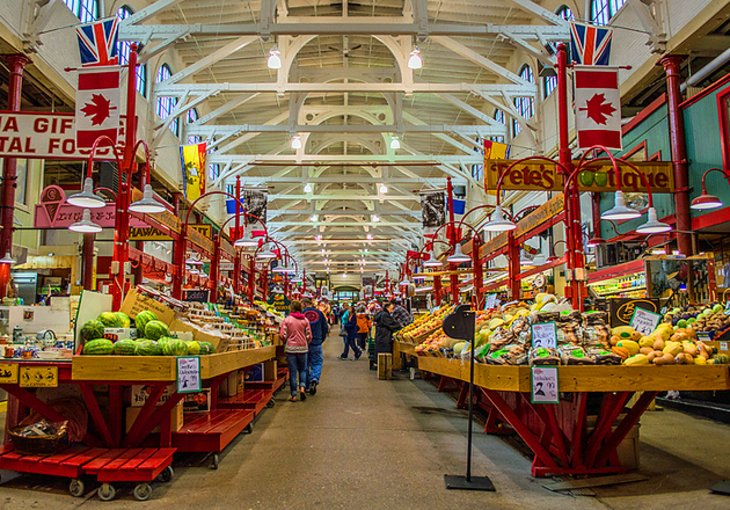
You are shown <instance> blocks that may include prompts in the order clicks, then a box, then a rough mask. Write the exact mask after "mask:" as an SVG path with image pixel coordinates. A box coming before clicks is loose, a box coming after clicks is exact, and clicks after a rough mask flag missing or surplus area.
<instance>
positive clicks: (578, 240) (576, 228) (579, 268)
mask: <svg viewBox="0 0 730 510" xmlns="http://www.w3.org/2000/svg"><path fill="white" fill-rule="evenodd" d="M556 70H557V75H558V76H557V78H558V86H557V93H558V130H559V133H558V147H559V151H558V159H559V161H560V164H561V165H563V167H565V168H566V169H567V171H568V172H572V170H573V161H572V160H573V156H572V153H571V151H570V140H569V130H568V115H569V111H568V49H567V47H566V45H565V43H560V44H558V48H557V66H556ZM563 178H564V179H567V178H568V176H567V175H564V176H563ZM580 218H581V215H580V192H579V191H578V181H577V180H575V181H573V182H572V183H571V184H570V190H569V193H568V194H567V195H565V233H566V236H565V237H566V245H567V247H568V270H569V271H570V272H571V274H572V277H571V281H570V298H571V302H572V305H573V307H574V308H576V309H577V310H580V311H582V310H583V293H584V283H583V281H582V280H578V279H576V274H579V273H580V274H582V276H583V277H585V257H584V255H583V246H582V239H583V233H582V230H581V224H580Z"/></svg>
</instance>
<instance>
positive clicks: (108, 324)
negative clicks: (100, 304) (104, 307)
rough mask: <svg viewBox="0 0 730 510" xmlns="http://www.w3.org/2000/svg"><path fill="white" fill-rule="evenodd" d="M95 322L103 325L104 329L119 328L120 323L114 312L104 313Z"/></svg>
mask: <svg viewBox="0 0 730 510" xmlns="http://www.w3.org/2000/svg"><path fill="white" fill-rule="evenodd" d="M97 320H98V321H99V322H101V323H102V324H104V327H105V328H121V327H122V326H121V323H120V322H119V317H117V315H116V314H115V313H114V312H104V313H102V314H101V315H99V317H97Z"/></svg>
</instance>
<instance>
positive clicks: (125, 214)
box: [112, 44, 180, 310]
mask: <svg viewBox="0 0 730 510" xmlns="http://www.w3.org/2000/svg"><path fill="white" fill-rule="evenodd" d="M136 71H137V47H136V45H134V44H133V45H132V49H131V51H130V52H129V66H128V69H127V111H126V116H127V117H126V126H125V128H124V129H125V133H124V157H123V158H122V168H119V169H118V171H119V190H118V191H117V210H116V215H115V218H114V252H113V254H112V273H113V274H112V279H113V281H114V283H113V284H112V308H113V309H114V310H119V308H120V307H121V305H122V296H123V295H124V293H125V291H126V281H127V278H126V274H125V272H126V268H125V266H126V265H127V262H128V261H129V244H128V238H129V203H130V198H131V197H130V193H131V189H132V186H131V185H132V183H131V179H132V168H133V165H134V159H135V154H134V145H135V143H136V137H137V84H136V77H137V72H136ZM178 267H180V266H178ZM178 299H179V297H178Z"/></svg>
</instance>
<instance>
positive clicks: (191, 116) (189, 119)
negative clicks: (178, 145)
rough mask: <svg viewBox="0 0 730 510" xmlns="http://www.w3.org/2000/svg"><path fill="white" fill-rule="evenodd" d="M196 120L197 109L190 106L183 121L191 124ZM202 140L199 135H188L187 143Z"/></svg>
mask: <svg viewBox="0 0 730 510" xmlns="http://www.w3.org/2000/svg"><path fill="white" fill-rule="evenodd" d="M196 120H198V110H197V109H195V108H190V109H189V110H188V114H187V116H186V121H185V123H186V124H192V123H193V122H195V121H196ZM202 141H203V138H202V137H201V136H199V135H188V144H194V143H200V142H202Z"/></svg>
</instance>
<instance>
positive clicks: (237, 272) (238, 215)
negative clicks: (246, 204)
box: [233, 175, 246, 294]
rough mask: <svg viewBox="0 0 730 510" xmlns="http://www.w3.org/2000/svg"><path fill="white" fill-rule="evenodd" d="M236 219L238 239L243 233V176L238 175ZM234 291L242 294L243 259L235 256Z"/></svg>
mask: <svg viewBox="0 0 730 510" xmlns="http://www.w3.org/2000/svg"><path fill="white" fill-rule="evenodd" d="M235 214H236V219H235V220H233V221H234V222H235V226H236V227H235V228H236V230H235V232H236V235H235V236H234V237H236V239H237V238H238V236H239V235H241V233H240V232H239V229H240V228H241V176H240V175H237V176H236V212H235ZM243 223H244V225H245V224H246V218H244V219H243ZM236 239H233V242H236ZM233 293H234V294H240V293H241V259H240V258H239V257H235V258H234V259H233Z"/></svg>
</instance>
